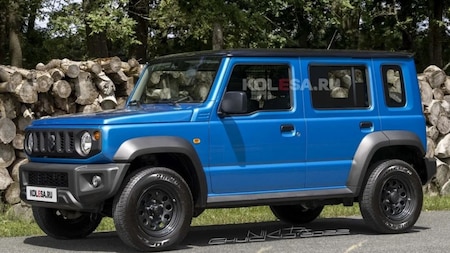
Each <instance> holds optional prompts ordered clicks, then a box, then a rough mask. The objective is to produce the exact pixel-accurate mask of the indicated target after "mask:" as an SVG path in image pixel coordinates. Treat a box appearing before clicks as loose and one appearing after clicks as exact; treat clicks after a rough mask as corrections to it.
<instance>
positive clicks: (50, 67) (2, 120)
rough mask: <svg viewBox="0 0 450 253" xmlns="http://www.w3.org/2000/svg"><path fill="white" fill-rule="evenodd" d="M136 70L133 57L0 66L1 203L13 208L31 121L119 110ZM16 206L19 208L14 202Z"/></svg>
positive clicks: (131, 85)
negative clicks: (25, 139)
mask: <svg viewBox="0 0 450 253" xmlns="http://www.w3.org/2000/svg"><path fill="white" fill-rule="evenodd" d="M140 72H141V65H140V64H139V62H138V61H136V60H135V59H130V60H128V61H127V62H124V61H122V60H121V59H120V58H118V57H111V58H103V59H95V60H91V61H71V60H68V59H62V60H60V59H54V60H51V61H50V62H48V63H47V64H44V63H39V64H37V65H36V67H35V69H31V70H28V69H22V68H17V67H12V66H4V65H0V203H2V202H3V203H8V204H17V203H19V202H20V199H19V184H18V182H19V178H18V177H19V176H18V168H19V166H20V165H21V164H24V163H26V162H27V161H28V160H27V159H26V157H25V155H24V152H23V145H24V143H23V141H24V130H25V127H26V126H28V125H29V124H30V123H31V121H32V120H33V119H38V118H42V117H47V116H56V115H61V114H69V113H76V112H83V113H89V112H96V111H102V110H108V109H114V108H119V107H121V106H123V104H124V102H125V101H126V99H127V97H128V96H129V95H130V93H131V91H132V89H133V87H134V83H135V82H136V80H137V77H138V75H139V74H140ZM19 205H20V204H19Z"/></svg>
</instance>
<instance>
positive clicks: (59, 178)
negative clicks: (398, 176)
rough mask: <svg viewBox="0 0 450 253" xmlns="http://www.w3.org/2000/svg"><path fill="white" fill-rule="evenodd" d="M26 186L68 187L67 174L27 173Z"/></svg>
mask: <svg viewBox="0 0 450 253" xmlns="http://www.w3.org/2000/svg"><path fill="white" fill-rule="evenodd" d="M28 185H33V186H52V187H69V179H68V175H67V173H64V172H36V171H29V172H28Z"/></svg>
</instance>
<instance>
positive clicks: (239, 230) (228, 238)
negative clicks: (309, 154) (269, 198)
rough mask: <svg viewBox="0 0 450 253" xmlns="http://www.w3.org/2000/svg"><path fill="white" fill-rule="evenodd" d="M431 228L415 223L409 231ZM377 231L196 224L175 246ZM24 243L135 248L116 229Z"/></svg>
mask: <svg viewBox="0 0 450 253" xmlns="http://www.w3.org/2000/svg"><path fill="white" fill-rule="evenodd" d="M425 229H428V228H426V227H419V226H415V227H414V228H413V229H412V230H411V231H410V232H409V233H415V232H420V231H421V230H425ZM371 234H373V235H376V234H377V233H375V232H373V231H372V230H371V229H370V228H369V227H368V226H367V225H366V224H365V223H364V221H363V220H362V218H360V217H345V218H319V219H317V220H315V221H313V222H311V223H309V224H307V225H305V226H292V225H290V224H286V223H283V222H260V223H247V224H233V225H210V226H194V227H192V228H191V230H190V232H189V233H188V235H187V237H186V238H185V239H184V241H183V242H182V243H181V244H180V245H178V246H177V247H176V248H175V249H174V250H177V249H183V250H184V251H185V250H189V249H192V250H194V249H195V248H198V247H211V246H215V245H223V244H233V243H258V242H263V241H270V240H288V239H293V238H304V239H307V238H311V237H321V236H352V235H371ZM24 243H25V244H28V245H32V246H36V247H43V248H51V249H58V250H66V251H74V252H77V251H80V252H82V251H89V252H97V251H102V252H105V251H107V252H108V251H110V252H123V253H125V252H136V251H133V249H131V248H130V247H128V246H127V245H125V244H124V243H123V242H122V241H121V240H120V238H119V236H118V235H117V233H116V232H115V231H111V232H96V233H93V234H92V235H90V236H88V237H87V238H85V239H79V240H56V239H53V238H51V237H48V236H35V237H28V238H26V239H25V240H24Z"/></svg>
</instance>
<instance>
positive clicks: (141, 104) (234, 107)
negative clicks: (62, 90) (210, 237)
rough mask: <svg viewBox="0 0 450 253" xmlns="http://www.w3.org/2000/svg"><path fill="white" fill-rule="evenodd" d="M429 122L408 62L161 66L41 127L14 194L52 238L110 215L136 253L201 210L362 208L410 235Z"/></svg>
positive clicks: (351, 59)
mask: <svg viewBox="0 0 450 253" xmlns="http://www.w3.org/2000/svg"><path fill="white" fill-rule="evenodd" d="M425 149H426V136H425V119H424V116H423V112H422V105H421V99H420V93H419V86H418V82H417V78H416V70H415V65H414V58H413V56H412V55H410V54H403V53H393V52H372V51H367V52H363V51H332V50H328V51H325V50H319V51H314V50H299V49H285V50H283V49H281V50H280V49H277V50H271V49H245V50H223V51H204V52H193V53H183V54H176V55H169V56H164V57H160V58H158V59H155V60H154V61H152V62H150V63H149V64H148V65H147V66H146V67H145V69H144V71H143V72H142V74H141V76H140V78H139V80H138V82H137V84H136V86H135V89H134V91H133V93H132V94H131V95H130V97H129V99H128V101H127V105H126V107H125V108H123V109H119V110H114V111H105V112H100V113H94V114H75V115H68V116H60V117H54V118H46V119H41V120H36V121H34V122H33V123H32V125H31V126H29V127H28V128H27V130H26V138H25V150H26V153H27V155H28V157H29V160H30V162H29V163H28V164H26V165H22V166H21V168H20V179H21V180H20V183H21V198H22V199H23V200H24V201H25V202H27V203H28V204H30V205H32V209H33V214H34V217H35V220H36V222H37V224H38V225H39V226H40V227H41V229H42V230H43V231H44V232H45V233H47V234H48V235H49V236H52V237H55V238H62V239H70V238H82V237H85V236H87V235H89V234H90V233H92V232H93V231H94V230H95V229H96V227H97V225H98V224H99V223H100V221H101V219H102V217H105V216H109V217H113V219H114V223H115V226H116V229H117V233H118V235H119V236H120V238H121V239H122V240H123V241H124V242H125V243H126V244H128V245H129V246H131V247H134V248H136V249H138V250H144V251H148V250H164V249H167V248H170V247H173V246H174V245H176V244H178V243H179V242H180V241H181V240H182V239H183V238H184V237H185V235H186V234H187V233H188V230H189V227H190V223H191V220H192V217H195V216H198V215H200V214H201V213H202V212H203V211H204V210H205V209H206V208H226V207H238V206H256V205H268V206H270V208H271V210H272V211H273V213H274V215H275V216H276V217H277V218H279V219H280V220H282V221H285V222H289V223H292V224H304V223H307V222H311V221H313V220H314V219H315V218H317V217H318V216H319V215H320V213H321V211H322V209H323V207H324V206H325V205H336V204H343V205H345V206H351V205H353V204H354V203H359V205H360V209H361V213H362V216H363V218H364V220H365V221H366V223H367V224H368V225H369V226H371V227H372V228H373V229H374V230H375V231H378V232H380V233H399V232H404V231H407V230H409V229H410V228H411V227H412V226H413V225H414V224H415V222H416V221H417V219H418V217H419V215H420V212H421V207H422V199H423V193H422V185H424V184H425V183H426V182H427V181H428V180H429V179H430V178H431V177H432V176H433V175H434V174H435V172H436V163H435V161H434V160H433V159H430V158H426V157H425Z"/></svg>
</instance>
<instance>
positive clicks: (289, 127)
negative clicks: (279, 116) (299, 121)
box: [280, 124, 295, 133]
mask: <svg viewBox="0 0 450 253" xmlns="http://www.w3.org/2000/svg"><path fill="white" fill-rule="evenodd" d="M294 129H295V128H294V125H292V124H285V125H281V128H280V130H281V132H282V133H284V132H292V131H294Z"/></svg>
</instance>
